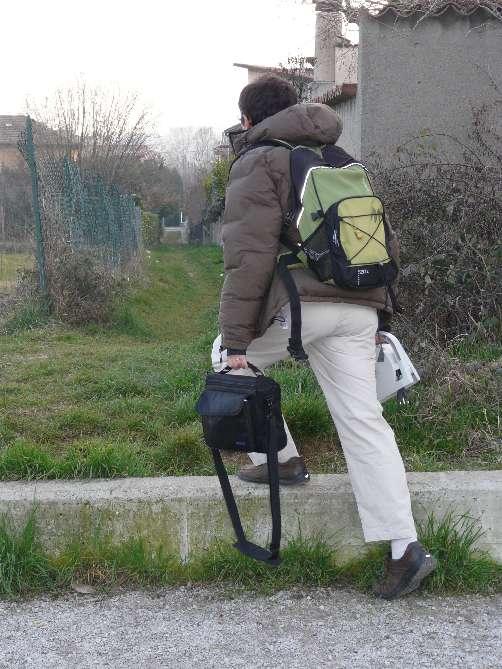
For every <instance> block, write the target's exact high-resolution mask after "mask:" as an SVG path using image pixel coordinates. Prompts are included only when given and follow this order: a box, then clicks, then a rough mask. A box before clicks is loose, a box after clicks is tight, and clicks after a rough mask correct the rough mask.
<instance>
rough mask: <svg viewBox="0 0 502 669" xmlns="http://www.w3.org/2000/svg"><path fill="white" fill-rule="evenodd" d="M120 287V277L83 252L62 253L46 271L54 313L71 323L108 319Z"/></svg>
mask: <svg viewBox="0 0 502 669" xmlns="http://www.w3.org/2000/svg"><path fill="white" fill-rule="evenodd" d="M123 287H124V284H123V279H120V278H118V277H117V275H116V274H114V272H113V271H112V270H110V269H109V268H106V267H104V266H102V265H101V264H100V263H99V262H98V261H97V260H95V259H94V258H93V257H92V256H90V255H86V254H80V255H77V254H72V253H68V254H67V255H63V256H61V257H59V258H57V259H55V260H54V261H53V263H52V265H51V267H50V270H49V273H48V288H49V295H50V300H51V304H52V308H53V311H54V314H55V315H56V316H57V317H58V318H60V319H61V320H62V321H64V322H66V323H70V324H71V325H85V324H87V323H106V322H109V321H110V320H111V317H112V314H113V307H114V301H115V298H116V297H117V296H118V294H119V292H120V291H121V289H123Z"/></svg>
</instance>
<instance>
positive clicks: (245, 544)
mask: <svg viewBox="0 0 502 669" xmlns="http://www.w3.org/2000/svg"><path fill="white" fill-rule="evenodd" d="M248 365H249V367H250V368H251V369H252V370H253V372H254V373H255V375H256V376H254V377H253V376H238V375H235V374H232V375H228V376H227V375H226V374H227V372H229V371H230V367H227V368H225V369H224V370H222V371H221V372H218V373H210V374H208V375H207V377H206V385H205V388H204V391H203V393H202V395H201V396H200V399H199V401H198V403H197V407H196V410H197V413H198V414H199V415H200V416H201V419H202V428H203V430H204V439H205V441H206V444H207V445H208V447H209V448H210V449H211V453H212V455H213V459H214V464H215V467H216V473H217V474H218V478H219V480H220V484H221V489H222V491H223V496H224V498H225V503H226V505H227V509H228V513H229V515H230V519H231V521H232V525H233V528H234V531H235V535H236V537H237V542H236V543H235V544H234V546H235V548H237V549H238V550H239V551H240V552H241V553H244V555H248V556H249V557H251V558H254V559H255V560H261V561H263V562H266V563H267V564H269V565H274V566H275V565H278V564H279V563H280V557H279V548H280V543H281V507H280V498H279V463H278V459H277V452H278V451H280V450H281V449H283V448H284V447H285V446H286V441H287V436H286V431H285V429H284V422H283V419H282V412H281V388H280V386H279V384H278V383H276V381H274V380H273V379H271V378H269V377H267V376H264V375H263V373H262V372H261V371H260V370H259V369H258V368H257V367H255V366H254V365H251V364H250V363H248ZM220 450H224V451H245V452H247V453H250V452H258V453H266V454H267V465H268V478H269V486H270V510H271V514H272V540H271V543H270V550H267V549H266V548H262V547H261V546H258V545H257V544H254V543H252V542H250V541H248V540H247V539H246V536H245V534H244V530H243V529H242V524H241V520H240V516H239V511H238V509H237V504H236V502H235V498H234V495H233V492H232V487H231V485H230V481H229V479H228V475H227V472H226V469H225V466H224V464H223V461H222V459H221V454H220Z"/></svg>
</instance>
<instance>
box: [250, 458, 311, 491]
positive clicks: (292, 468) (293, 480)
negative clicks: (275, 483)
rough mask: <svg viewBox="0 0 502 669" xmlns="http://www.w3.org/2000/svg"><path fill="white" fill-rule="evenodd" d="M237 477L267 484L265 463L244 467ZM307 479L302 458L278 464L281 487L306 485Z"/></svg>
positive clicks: (290, 459) (308, 475)
mask: <svg viewBox="0 0 502 669" xmlns="http://www.w3.org/2000/svg"><path fill="white" fill-rule="evenodd" d="M237 476H238V477H239V478H240V479H242V480H243V481H248V482H250V483H268V467H267V463H264V464H263V465H250V466H249V467H244V469H241V470H240V472H239V473H238V474H237ZM309 479H310V474H309V473H308V470H307V468H306V467H305V462H304V461H303V458H302V457H298V458H289V460H288V461H287V462H279V483H280V484H281V485H301V484H302V483H307V481H308V480H309Z"/></svg>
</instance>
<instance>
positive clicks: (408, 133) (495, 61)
mask: <svg viewBox="0 0 502 669" xmlns="http://www.w3.org/2000/svg"><path fill="white" fill-rule="evenodd" d="M318 4H319V3H318ZM424 4H425V3H424ZM323 7H324V8H326V7H325V3H323ZM319 14H320V18H319V22H320V23H323V22H325V21H326V18H325V17H323V16H322V15H323V14H326V12H320V13H319ZM333 25H336V21H335V22H333V21H332V22H331V26H333ZM359 27H360V37H359V47H358V67H357V85H356V86H355V87H354V89H353V90H352V97H350V96H348V95H343V85H344V82H342V81H340V80H338V81H337V80H336V71H337V70H336V57H337V52H336V44H335V43H334V42H333V41H332V42H331V49H330V50H327V51H326V47H324V50H325V51H326V53H325V54H324V56H323V57H324V59H327V58H331V61H332V62H331V65H330V67H331V69H330V70H328V69H327V67H326V66H325V65H324V66H323V67H324V68H325V69H324V70H323V73H326V74H329V73H333V72H334V73H335V75H334V76H335V79H334V82H333V86H332V88H331V89H330V88H329V86H328V85H327V84H326V82H322V86H324V89H323V88H322V87H321V88H320V89H319V90H320V92H321V93H322V94H321V95H319V96H318V100H319V101H323V102H326V103H327V104H329V105H331V106H332V107H333V108H334V109H335V110H336V111H337V112H338V113H339V114H340V116H341V118H342V120H343V122H344V131H343V134H342V137H341V138H340V142H339V143H340V144H341V145H342V146H343V147H344V148H345V149H346V150H348V151H349V152H352V153H353V154H354V155H356V156H357V157H359V158H361V159H362V160H364V161H370V160H371V159H372V157H373V158H374V159H375V160H376V159H377V158H376V157H377V156H378V159H379V160H381V159H383V160H385V161H386V162H389V161H392V160H394V159H395V157H396V154H397V153H400V152H401V151H402V150H403V148H405V149H406V148H410V149H412V148H413V144H414V143H415V144H416V146H417V147H419V146H420V147H422V149H424V148H427V149H428V150H431V149H432V150H437V151H438V153H439V152H440V153H441V154H442V155H445V156H447V157H448V159H450V160H455V159H458V158H459V157H460V156H461V154H462V152H463V150H464V145H465V144H468V143H469V140H470V132H471V129H472V123H473V111H474V110H476V109H479V107H480V106H481V105H486V106H490V105H491V104H494V103H495V102H496V101H497V100H500V99H501V98H502V3H498V2H491V1H490V2H483V1H482V0H479V1H476V0H469V1H468V2H466V1H464V2H458V1H457V2H443V3H437V2H436V3H435V4H434V11H429V12H426V11H424V10H421V9H420V3H415V4H414V5H413V8H411V9H410V5H408V9H403V4H402V3H399V4H396V5H393V4H392V3H391V4H389V5H388V6H387V7H385V9H384V10H382V11H380V12H379V13H378V14H377V15H372V14H369V13H368V12H364V13H362V14H361V17H360V25H359ZM321 32H322V31H321ZM324 33H325V31H324ZM319 50H320V51H322V48H321V47H320V49H319ZM316 53H317V48H316ZM323 76H324V74H323ZM316 79H317V77H316ZM499 124H500V125H499V128H498V130H499V132H500V133H502V120H501V119H500V117H499Z"/></svg>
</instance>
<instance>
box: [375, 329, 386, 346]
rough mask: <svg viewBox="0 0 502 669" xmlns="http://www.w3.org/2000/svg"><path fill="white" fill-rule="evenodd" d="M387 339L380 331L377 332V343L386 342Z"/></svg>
mask: <svg viewBox="0 0 502 669" xmlns="http://www.w3.org/2000/svg"><path fill="white" fill-rule="evenodd" d="M386 341H387V340H386V339H385V337H384V336H383V335H381V334H380V333H379V332H377V333H376V335H375V344H385V343H386Z"/></svg>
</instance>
